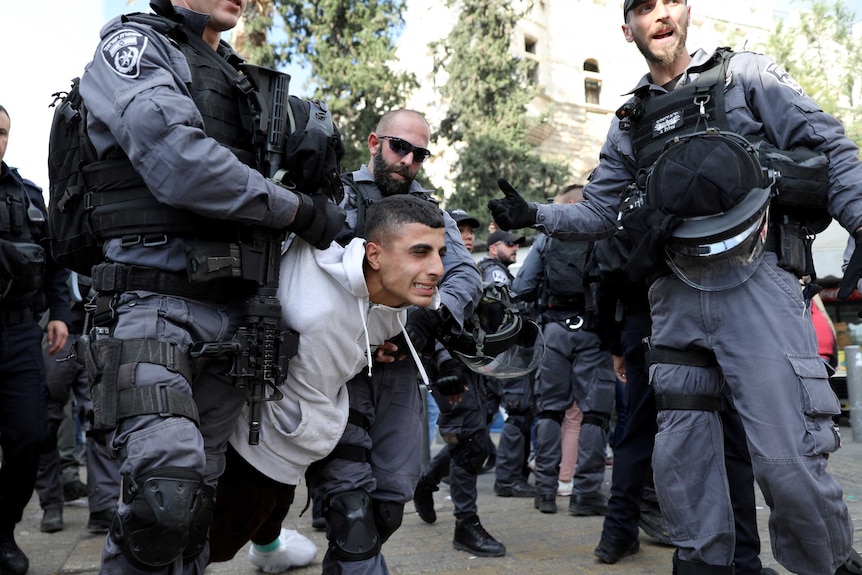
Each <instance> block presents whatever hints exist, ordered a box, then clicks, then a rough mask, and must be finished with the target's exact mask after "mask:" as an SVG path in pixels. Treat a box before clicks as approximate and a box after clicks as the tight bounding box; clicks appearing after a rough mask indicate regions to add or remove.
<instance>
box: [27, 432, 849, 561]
mask: <svg viewBox="0 0 862 575" xmlns="http://www.w3.org/2000/svg"><path fill="white" fill-rule="evenodd" d="M841 435H842V438H843V440H844V447H843V448H842V449H841V450H840V451H839V452H838V453H836V454H835V455H834V456H833V457H832V460H831V462H830V465H829V468H830V471H831V472H832V474H833V475H834V476H835V477H836V479H838V481H839V482H840V483H841V484H842V486H843V487H844V490H845V493H844V495H845V500H846V501H847V505H848V507H849V508H850V512H851V515H852V517H853V521H854V523H855V525H856V534H855V542H856V548H857V549H862V442H859V443H854V442H853V438H852V433H851V430H850V428H849V427H842V428H841ZM436 447H439V445H436ZM493 481H494V477H493V473H491V474H485V475H482V476H481V477H480V483H479V515H480V517H481V519H482V523H483V524H484V525H485V528H486V529H487V530H488V531H489V532H490V533H491V534H493V535H494V536H495V537H497V538H498V539H499V540H500V541H502V542H503V543H505V545H506V547H507V548H508V551H507V553H506V556H505V557H501V558H477V557H472V556H471V555H469V554H467V553H464V552H462V551H455V550H453V549H452V534H453V530H454V518H453V517H452V514H451V510H452V504H451V502H450V501H448V500H447V499H446V495H447V493H446V490H445V489H441V490H440V491H438V492H437V493H435V505H436V509H437V516H438V519H437V523H435V524H434V525H427V524H425V523H423V522H422V521H421V520H420V519H419V517H418V516H417V515H416V513H415V511H414V509H413V505H412V503H409V504H408V505H407V508H406V512H405V517H404V523H403V525H402V527H401V529H400V530H399V531H398V532H397V533H396V534H395V535H394V536H393V537H392V539H390V541H389V542H388V543H387V544H386V545H385V546H384V553H385V555H386V558H387V561H388V563H389V568H390V571H391V572H392V573H393V574H402V575H414V574H415V575H421V574H430V573H435V574H439V575H450V574H451V575H454V574H457V573H463V572H465V571H470V572H471V573H475V574H476V575H516V574H517V575H525V574H529V575H541V574H553V575H561V574H575V575H580V574H596V575H598V574H603V575H604V574H608V575H612V574H627V575H628V574H662V575H667V574H669V573H670V571H671V569H670V558H671V553H672V549H671V548H669V547H664V546H662V545H658V544H656V543H654V542H653V541H652V540H651V539H650V538H649V537H647V536H645V535H643V534H642V535H641V551H640V553H638V554H637V555H634V556H632V557H629V558H626V559H624V560H622V561H621V562H620V563H617V564H616V565H604V564H602V563H599V562H598V561H597V560H596V559H595V557H594V556H593V554H592V550H593V548H594V547H595V546H596V544H597V543H598V540H599V535H600V533H601V527H602V518H601V517H572V516H570V515H568V513H566V511H565V510H566V507H567V505H568V498H562V497H561V498H558V499H557V503H558V506H559V508H560V511H559V512H558V513H557V514H555V515H545V514H541V513H539V512H538V511H536V510H535V509H533V502H532V500H530V499H513V498H502V497H496V496H495V495H494V493H493ZM609 481H610V468H609V469H608V473H607V481H606V483H605V490H606V491H607V490H608V489H609ZM443 487H445V486H443ZM304 499H305V490H304V488H300V490H299V491H298V492H297V503H296V504H295V505H294V508H293V509H292V510H291V514H290V516H289V517H288V524H292V526H293V527H295V528H297V529H298V530H299V531H300V532H302V533H304V534H305V535H306V536H308V537H310V538H311V539H312V540H314V541H315V542H316V543H317V545H318V547H319V551H318V555H317V558H316V559H315V562H314V563H312V564H311V565H310V566H309V567H306V568H303V569H295V570H292V571H290V573H293V574H295V575H312V574H319V573H320V561H321V559H322V557H323V549H324V547H325V545H326V539H325V537H324V536H323V533H322V532H320V531H315V530H314V529H312V527H311V517H310V514H311V512H310V509H309V511H308V512H307V513H306V515H305V516H303V517H298V514H299V512H300V510H301V509H302V507H303V505H302V501H303V500H304ZM41 516H42V515H41V510H40V509H39V505H38V500H37V499H36V498H35V497H34V498H33V499H32V500H31V501H30V505H29V506H28V507H27V509H26V511H25V515H24V520H23V521H22V522H21V523H20V524H19V525H18V527H17V530H16V538H17V540H18V543H19V545H20V546H21V547H22V548H23V549H24V551H25V552H26V553H27V554H28V556H29V557H30V571H29V573H30V574H31V575H49V574H73V573H74V574H95V573H97V572H98V567H99V555H100V551H101V547H102V538H101V537H98V536H93V535H90V534H88V533H87V531H86V529H85V526H86V523H87V517H88V511H87V508H86V501H85V500H79V501H77V502H73V503H72V504H67V505H66V507H65V510H64V518H65V522H66V528H65V529H64V530H63V531H61V532H59V533H54V534H45V533H41V532H40V531H39V521H40V519H41ZM767 517H768V510H767V509H765V507H763V506H762V504H761V507H760V508H759V509H758V522H759V527H760V533H761V538H762V541H763V548H764V550H765V551H764V554H763V563H764V565H765V566H770V567H773V568H775V569H777V570H778V572H779V573H782V574H784V573H788V571H786V570H785V569H784V568H782V567H781V566H779V565H778V564H777V563H776V562H775V561H774V560H773V559H772V554H771V552H770V551H769V542H768V538H769V536H768V532H767V529H766V521H767ZM289 526H291V525H289ZM207 573H211V574H234V575H251V574H252V573H257V571H256V570H255V569H254V568H253V567H251V565H250V564H249V563H248V560H247V549H243V550H242V551H241V552H240V553H239V554H237V557H236V558H235V559H234V560H233V561H230V562H228V563H220V564H214V565H211V566H210V567H209V569H208V570H207Z"/></svg>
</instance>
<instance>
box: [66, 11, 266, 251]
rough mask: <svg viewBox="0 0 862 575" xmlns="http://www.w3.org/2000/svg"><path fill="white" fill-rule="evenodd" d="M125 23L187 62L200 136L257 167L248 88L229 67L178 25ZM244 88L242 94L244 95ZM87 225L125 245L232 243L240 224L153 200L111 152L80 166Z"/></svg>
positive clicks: (148, 18) (138, 17) (149, 20)
mask: <svg viewBox="0 0 862 575" xmlns="http://www.w3.org/2000/svg"><path fill="white" fill-rule="evenodd" d="M123 18H124V21H133V22H140V23H144V24H148V25H150V26H152V27H153V28H155V29H156V30H158V31H160V32H162V33H163V34H166V35H167V36H168V37H169V38H170V39H171V41H172V43H173V44H174V45H175V46H177V47H178V48H179V49H180V51H182V53H183V55H184V56H185V57H186V60H187V61H188V65H189V68H190V70H191V74H192V82H191V85H190V86H189V91H190V92H191V95H192V98H193V99H194V101H195V105H196V106H197V107H198V109H199V111H200V113H201V115H202V116H203V119H204V132H205V133H206V134H207V135H208V136H210V137H212V138H214V139H215V140H216V141H218V142H219V143H220V144H222V145H224V146H226V147H227V148H229V149H230V150H231V151H233V153H234V154H235V155H236V156H237V158H239V159H240V161H242V162H243V163H245V164H247V165H249V166H251V167H253V168H256V167H257V159H256V154H255V148H254V141H253V131H254V130H253V127H252V125H253V117H252V104H251V97H252V96H253V94H251V87H250V84H248V80H247V79H246V78H245V77H244V76H243V75H241V74H240V73H239V71H238V70H236V69H235V68H234V67H233V66H237V65H239V62H232V63H230V65H229V64H228V63H227V62H226V61H225V60H224V59H223V58H222V57H221V56H219V55H218V54H217V53H216V52H215V51H214V50H212V48H210V47H208V46H207V45H206V44H205V43H204V42H203V40H202V39H200V38H199V37H197V36H194V35H193V33H191V32H188V33H187V31H186V29H185V27H184V26H182V25H181V24H180V23H178V22H175V21H173V20H171V19H169V18H166V17H163V16H158V15H153V14H129V15H127V16H124V17H123ZM244 90H245V91H244ZM82 173H83V176H84V181H85V183H86V188H87V196H88V197H87V200H86V201H87V204H88V205H89V206H90V208H91V210H92V211H91V212H90V223H91V226H92V230H93V233H94V235H95V236H96V238H97V239H99V240H101V241H104V240H108V239H112V238H123V240H124V242H125V243H126V244H127V245H134V244H135V243H139V242H143V243H145V244H149V245H157V244H158V243H163V242H164V241H165V239H166V238H167V237H168V236H184V237H195V238H200V239H224V240H227V241H232V240H236V239H237V238H238V236H239V235H240V233H241V230H242V228H243V226H240V225H239V224H236V223H232V222H229V221H225V220H215V219H210V218H206V217H203V216H200V215H198V214H195V213H192V212H189V211H186V210H181V209H178V208H174V207H171V206H168V205H165V204H162V203H160V202H159V201H157V200H156V199H155V197H154V196H153V195H152V193H151V192H150V191H149V189H148V188H147V186H146V185H145V184H144V182H143V180H142V179H141V177H140V175H139V174H138V173H137V172H136V171H135V170H134V168H133V167H132V165H131V162H130V161H129V159H128V157H126V156H125V154H123V153H122V152H121V151H116V152H115V153H114V154H112V155H111V157H110V158H109V159H107V160H103V161H98V162H94V163H92V164H90V165H87V166H85V167H83V169H82Z"/></svg>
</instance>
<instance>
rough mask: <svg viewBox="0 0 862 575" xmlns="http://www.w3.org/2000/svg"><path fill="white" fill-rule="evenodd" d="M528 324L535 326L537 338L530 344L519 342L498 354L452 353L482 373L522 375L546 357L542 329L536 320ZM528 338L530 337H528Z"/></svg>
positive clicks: (497, 375) (501, 376)
mask: <svg viewBox="0 0 862 575" xmlns="http://www.w3.org/2000/svg"><path fill="white" fill-rule="evenodd" d="M526 324H528V325H532V326H535V331H536V335H535V339H534V340H532V341H531V342H529V343H530V345H527V343H528V342H526V341H524V340H522V341H523V343H518V344H517V345H513V346H511V347H509V348H508V349H506V350H505V351H502V352H500V353H498V354H497V355H493V356H491V355H475V354H474V355H471V354H468V353H464V352H461V351H456V350H452V353H453V354H454V355H455V356H456V357H458V359H460V360H461V361H462V362H464V365H466V366H467V367H468V368H469V369H470V371H474V372H476V373H478V374H480V375H485V376H489V377H496V378H499V379H509V378H513V377H521V376H524V375H527V374H529V373H532V372H533V371H535V370H536V368H537V367H539V364H540V363H541V362H542V359H544V357H545V339H544V337H543V336H542V330H541V329H539V326H538V325H536V324H535V322H532V321H530V322H526ZM527 339H528V340H529V339H530V338H527Z"/></svg>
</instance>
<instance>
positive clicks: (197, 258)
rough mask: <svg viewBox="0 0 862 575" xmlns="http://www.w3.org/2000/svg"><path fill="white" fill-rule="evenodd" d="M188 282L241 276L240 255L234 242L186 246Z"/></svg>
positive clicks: (238, 247)
mask: <svg viewBox="0 0 862 575" xmlns="http://www.w3.org/2000/svg"><path fill="white" fill-rule="evenodd" d="M186 272H187V273H188V276H189V283H193V284H196V283H205V282H208V281H212V280H215V279H229V278H240V277H242V256H241V255H240V246H239V244H236V243H218V244H216V243H212V242H202V243H191V244H189V246H188V248H186Z"/></svg>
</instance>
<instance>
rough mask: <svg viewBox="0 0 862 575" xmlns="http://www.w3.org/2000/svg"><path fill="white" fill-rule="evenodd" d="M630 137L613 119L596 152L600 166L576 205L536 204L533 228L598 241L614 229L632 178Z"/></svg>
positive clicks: (558, 235)
mask: <svg viewBox="0 0 862 575" xmlns="http://www.w3.org/2000/svg"><path fill="white" fill-rule="evenodd" d="M636 173H637V171H636V166H635V161H634V154H633V153H632V147H631V139H630V138H629V136H628V134H626V133H624V132H622V131H620V129H619V120H617V119H616V118H614V120H613V122H612V124H611V128H610V130H609V131H608V135H607V138H606V139H605V143H604V144H603V145H602V150H601V152H600V155H599V165H598V166H597V167H596V169H595V170H594V171H593V175H592V178H591V179H590V181H589V182H588V183H587V185H586V186H585V187H584V197H585V198H586V200H584V201H583V202H579V203H577V204H537V206H538V213H537V214H536V226H535V227H536V229H538V230H539V231H541V232H543V233H545V234H547V235H549V236H552V237H555V238H556V237H558V238H561V239H572V240H600V239H602V238H607V237H610V236H612V235H613V234H614V232H615V230H616V228H617V214H618V212H619V206H620V194H621V193H622V191H623V189H625V187H626V186H627V185H629V184H630V183H631V182H633V181H634V180H635V175H636Z"/></svg>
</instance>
